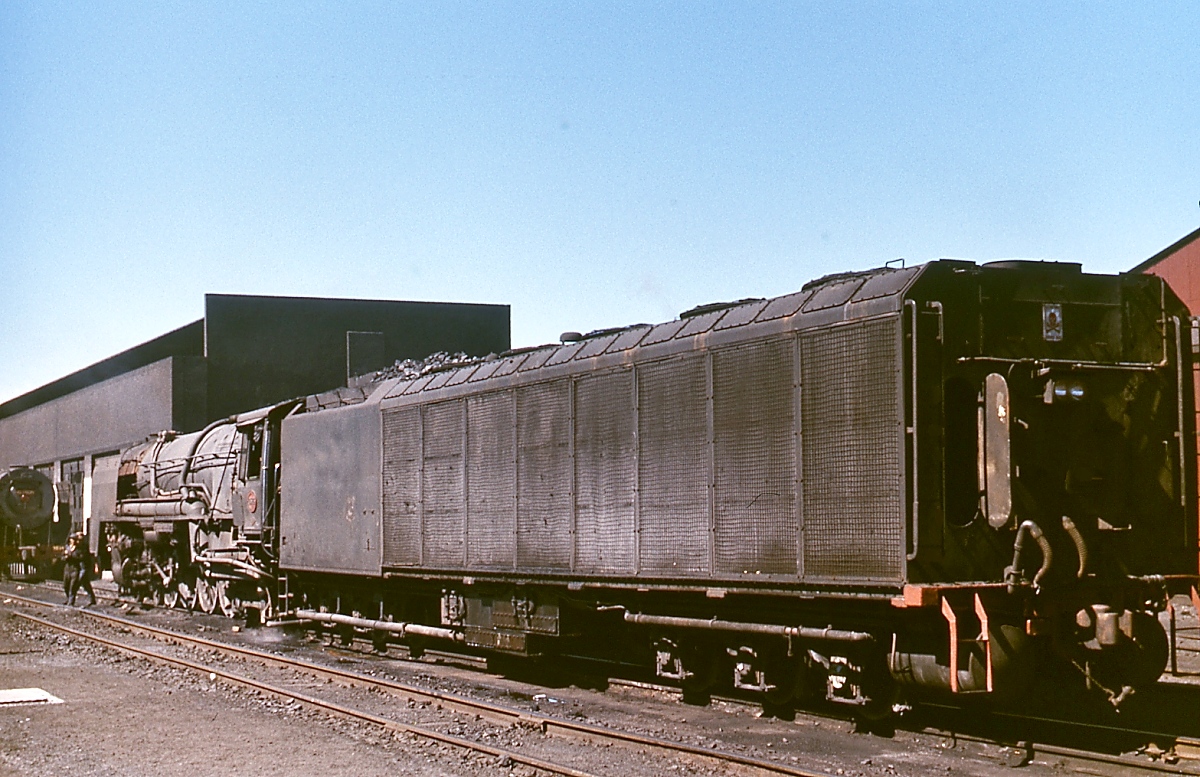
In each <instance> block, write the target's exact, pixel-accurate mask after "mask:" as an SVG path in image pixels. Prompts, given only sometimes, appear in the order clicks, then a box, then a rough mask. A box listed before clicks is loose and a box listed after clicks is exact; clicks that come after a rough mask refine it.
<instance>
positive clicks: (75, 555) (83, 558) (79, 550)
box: [63, 532, 96, 607]
mask: <svg viewBox="0 0 1200 777" xmlns="http://www.w3.org/2000/svg"><path fill="white" fill-rule="evenodd" d="M63 562H64V563H63V590H64V591H65V592H66V594H67V602H66V603H67V604H69V605H71V606H72V607H74V606H75V595H76V594H77V593H78V592H79V587H80V586H83V590H85V591H87V593H88V596H89V597H91V602H89V604H88V606H91V605H94V604H95V603H96V592H95V591H93V590H92V554H91V553H90V552H89V551H88V548H87V544H86V543H85V542H84V539H83V535H82V534H79V533H78V532H77V533H75V534H72V535H71V537H70V539H69V540H67V550H66V552H65V553H64V554H63Z"/></svg>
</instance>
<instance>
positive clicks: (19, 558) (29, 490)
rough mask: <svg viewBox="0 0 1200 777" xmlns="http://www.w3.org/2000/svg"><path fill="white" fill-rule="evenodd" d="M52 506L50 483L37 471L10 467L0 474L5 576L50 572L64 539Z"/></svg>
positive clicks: (0, 550)
mask: <svg viewBox="0 0 1200 777" xmlns="http://www.w3.org/2000/svg"><path fill="white" fill-rule="evenodd" d="M56 505H57V494H56V492H55V489H54V483H53V481H51V480H50V478H49V477H47V476H46V475H44V474H42V473H41V472H39V471H37V470H35V469H30V468H28V467H13V468H12V469H9V470H7V471H5V472H3V473H0V565H2V569H3V571H4V574H5V575H7V576H8V577H9V578H11V579H13V580H28V581H34V580H41V579H43V578H46V577H51V576H53V575H54V573H55V571H56V569H57V562H58V560H59V555H60V554H61V552H62V548H63V545H64V543H65V542H66V534H65V533H63V532H62V531H60V528H61V526H60V524H59V522H57V521H55V520H54V518H55V517H56V516H57V512H56ZM62 525H63V526H65V525H66V524H62Z"/></svg>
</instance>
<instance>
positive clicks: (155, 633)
mask: <svg viewBox="0 0 1200 777" xmlns="http://www.w3.org/2000/svg"><path fill="white" fill-rule="evenodd" d="M98 597H100V598H106V599H107V600H109V601H125V600H121V599H118V598H114V597H103V596H102V595H100V594H98ZM5 598H7V599H12V600H14V601H17V602H20V603H22V604H28V605H34V606H39V607H51V608H56V607H58V605H55V604H52V603H48V602H44V601H41V600H37V599H30V598H27V597H21V596H19V595H15V594H7V595H6V596H5ZM79 612H81V613H83V614H85V615H87V616H88V617H90V618H93V619H95V620H97V621H101V622H106V623H108V624H109V625H111V626H113V627H115V628H118V629H126V630H129V631H131V632H136V633H139V634H141V635H143V636H146V637H149V638H152V639H155V640H158V641H160V642H165V643H170V644H175V645H180V646H187V647H193V648H196V649H200V650H206V651H214V652H217V653H220V654H223V655H225V656H230V657H236V658H239V659H244V660H252V661H255V662H258V663H260V664H263V665H266V666H273V667H277V668H284V669H291V670H293V671H297V672H302V673H305V674H309V675H312V676H314V677H317V678H320V679H322V680H325V681H332V682H336V683H339V684H343V685H348V686H358V687H369V688H375V689H378V690H380V691H383V692H386V693H389V694H391V695H393V696H396V697H399V698H401V699H404V700H406V701H411V702H415V703H417V704H432V705H436V706H437V707H438V708H439V709H445V710H447V711H450V712H454V713H458V714H463V715H469V716H476V717H477V718H480V719H484V720H488V721H490V722H492V723H495V724H498V725H519V726H523V727H526V728H531V729H535V730H538V731H541V732H542V733H544V734H547V735H552V736H565V737H571V738H577V739H582V740H586V741H593V742H595V741H608V742H615V743H619V744H621V745H624V746H629V747H649V748H655V749H659V750H662V751H663V752H664V753H666V754H670V755H673V756H679V755H687V756H691V757H696V758H700V759H703V760H706V761H709V762H716V763H721V764H729V765H737V766H739V767H741V768H742V769H743V773H751V774H755V773H761V774H785V775H804V776H807V775H813V774H820V772H813V771H808V770H805V769H802V768H798V767H795V766H791V765H788V764H780V763H776V762H771V761H764V760H762V759H755V758H749V757H746V756H741V755H737V754H722V753H717V752H715V751H713V750H712V749H709V748H698V747H694V746H689V745H686V744H680V743H676V742H672V741H670V740H663V739H657V738H653V737H646V736H643V735H639V734H632V733H627V732H620V731H616V730H613V729H607V728H603V727H599V726H593V725H589V724H583V723H578V722H574V721H568V720H563V719H561V718H556V717H553V716H546V715H540V714H537V713H531V712H529V711H527V710H518V709H513V708H510V707H505V706H502V705H496V704H492V703H489V702H482V701H478V700H474V699H469V698H466V697H462V696H457V695H453V694H447V693H443V692H439V691H431V690H428V689H423V688H419V687H415V686H412V685H408V684H404V683H399V682H395V681H390V680H384V679H380V678H375V677H369V676H365V675H362V674H360V673H357V672H351V671H347V670H342V669H337V668H333V667H328V666H323V665H320V664H315V663H312V662H308V661H303V660H299V659H294V658H290V657H285V656H279V655H275V654H271V653H266V652H262V651H258V650H253V649H249V648H244V647H241V646H237V645H230V644H227V643H223V642H217V641H213V640H208V639H204V638H200V637H194V636H191V635H187V634H182V633H179V632H176V631H171V630H167V629H160V628H157V627H153V626H149V625H147V624H143V623H137V622H135V621H131V620H128V619H126V618H120V617H116V616H113V615H108V614H105V613H101V612H97V611H92V610H79ZM20 615H21V617H24V618H26V619H29V620H31V621H36V622H38V623H40V624H42V625H45V626H47V627H49V628H54V629H58V630H61V631H64V632H65V633H71V634H73V635H74V636H77V637H80V638H84V639H89V640H92V641H96V642H99V643H101V644H106V641H104V640H105V638H103V637H98V636H96V635H92V634H88V633H86V632H80V631H78V630H73V629H70V628H69V627H65V626H62V625H60V624H56V623H54V622H53V621H48V620H45V619H39V618H33V617H32V616H28V615H24V614H20ZM109 646H110V647H112V648H113V649H116V650H122V651H126V652H130V651H132V652H134V653H135V654H138V655H142V656H143V657H145V658H148V659H150V660H155V661H160V662H161V661H165V662H167V663H171V662H172V661H175V659H171V658H169V657H165V656H162V655H161V654H158V653H155V652H154V651H141V650H139V649H137V648H129V647H128V646H125V645H121V644H118V643H116V642H113V644H111V645H109ZM187 663H188V662H182V663H180V664H177V665H179V666H184V665H185V664H187ZM184 668H189V669H192V670H193V671H196V672H200V673H202V674H205V673H215V674H216V675H217V676H218V677H220V678H222V679H225V680H226V681H227V682H230V683H233V684H237V685H242V686H243V687H248V688H254V689H256V690H259V691H261V692H264V693H269V694H270V695H273V696H277V697H279V698H289V699H294V700H296V701H298V702H300V703H302V704H305V705H306V706H309V707H312V708H315V709H322V710H324V711H325V712H327V713H331V714H335V715H341V716H343V717H351V718H357V719H359V720H364V721H367V722H371V723H374V724H376V725H379V726H381V727H383V728H386V729H389V730H393V731H395V730H400V731H406V732H408V733H411V734H414V735H416V736H425V735H426V733H429V734H430V736H428V737H427V738H430V739H433V740H435V741H439V742H443V743H447V744H452V745H455V746H459V747H464V748H466V749H476V750H479V751H480V752H485V753H488V754H492V755H496V756H498V757H505V756H507V757H509V758H511V759H512V760H513V761H514V762H515V763H527V765H530V766H534V767H535V768H539V769H543V770H545V771H548V772H550V773H556V774H584V772H577V771H571V770H569V768H568V770H566V771H555V769H554V767H553V765H551V764H544V765H537V764H534V763H529V762H528V760H529V759H528V756H525V755H522V754H519V753H508V752H507V751H501V750H499V749H497V748H490V749H480V748H473V747H471V745H470V741H469V740H462V742H460V741H459V740H458V738H454V737H446V736H445V735H443V734H439V733H438V732H436V731H430V732H426V731H425V730H424V729H420V728H419V727H413V726H409V725H406V724H403V723H398V722H396V721H392V720H390V719H386V718H382V717H380V716H372V715H370V714H369V713H366V714H364V715H358V714H356V713H355V711H354V710H351V709H348V708H342V707H340V706H339V705H329V704H326V703H325V702H322V701H321V700H319V699H315V698H309V697H306V696H304V695H303V694H294V693H293V692H291V691H288V690H287V689H283V688H273V687H272V688H268V687H266V686H265V685H264V684H261V683H258V682H257V681H253V680H249V679H248V678H243V677H240V676H237V675H233V674H231V673H228V672H227V671H225V670H219V669H213V668H210V667H208V666H207V665H200V664H196V665H195V666H184ZM613 683H614V684H621V685H629V686H632V687H638V688H643V689H645V690H649V691H656V692H660V693H664V694H669V695H678V689H674V688H671V687H669V686H661V685H657V684H654V683H645V682H638V681H620V680H614V681H613ZM727 701H729V702H732V703H742V700H740V699H728V700H727ZM927 706H930V707H938V706H939V705H927ZM942 709H944V710H947V711H957V712H962V713H966V712H967V711H966V710H961V709H958V708H953V707H949V706H942ZM805 714H806V715H810V716H812V717H816V718H822V719H826V720H827V719H828V717H827V716H821V715H820V714H819V713H805ZM991 714H992V715H993V716H994V717H995V718H997V719H1002V718H1007V719H1009V720H1013V721H1021V722H1023V723H1043V724H1047V725H1054V726H1066V727H1074V728H1076V729H1080V730H1088V731H1090V732H1092V733H1094V734H1095V735H1097V736H1099V737H1103V736H1106V735H1137V736H1143V737H1146V738H1148V739H1151V740H1157V741H1171V742H1177V743H1179V744H1181V745H1182V747H1183V749H1185V750H1187V751H1188V752H1192V753H1197V754H1200V741H1196V740H1191V739H1189V738H1187V737H1185V736H1182V735H1179V734H1170V733H1165V732H1152V731H1144V730H1135V729H1129V728H1118V727H1113V726H1103V725H1097V724H1093V723H1084V722H1079V721H1070V720H1061V719H1052V718H1039V717H1037V716H1032V715H1014V714H1012V713H991ZM906 730H907V731H909V732H912V733H917V734H924V735H927V736H931V737H935V738H939V739H942V740H943V741H946V742H954V743H961V742H972V743H977V744H981V745H993V746H995V745H999V744H1000V743H999V742H997V741H996V740H994V739H988V738H986V737H983V736H973V735H970V734H964V733H963V732H962V731H959V730H950V729H946V728H941V727H937V726H926V727H922V726H911V727H907V728H906ZM1007 749H1008V750H1010V751H1011V752H1010V753H1009V754H1008V755H1007V756H1006V761H1007V762H1009V763H1010V764H1011V765H1023V764H1024V763H1028V762H1029V761H1030V760H1032V759H1033V758H1035V757H1037V756H1042V757H1045V756H1056V757H1061V758H1066V759H1071V760H1076V761H1082V762H1087V763H1095V764H1105V765H1108V766H1112V767H1117V768H1118V769H1121V770H1123V771H1122V772H1121V773H1127V772H1126V771H1125V770H1128V773H1132V772H1133V771H1137V772H1142V773H1148V774H1149V773H1166V774H1191V775H1200V765H1198V766H1196V767H1192V766H1190V765H1183V764H1181V763H1168V762H1163V761H1157V762H1156V761H1148V760H1141V759H1136V760H1135V759H1134V758H1130V757H1127V756H1119V755H1109V754H1106V753H1101V752H1095V751H1090V750H1084V749H1079V748H1072V747H1062V746H1056V745H1052V744H1047V743H1040V742H1039V743H1036V744H1035V743H1031V742H1021V743H1019V744H1010V745H1009V747H1008V748H1007ZM1162 755H1166V756H1168V757H1170V756H1171V755H1172V754H1171V753H1169V752H1164V753H1162ZM747 769H748V770H750V771H749V772H746V771H745V770H747ZM1082 771H1083V773H1089V772H1088V771H1087V770H1086V769H1083V770H1082Z"/></svg>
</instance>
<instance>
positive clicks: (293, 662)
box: [5, 594, 827, 777]
mask: <svg viewBox="0 0 1200 777" xmlns="http://www.w3.org/2000/svg"><path fill="white" fill-rule="evenodd" d="M5 598H9V599H13V600H15V601H23V602H26V603H29V604H33V605H38V606H43V607H52V608H57V607H58V606H59V605H55V604H50V603H48V602H41V601H38V600H36V599H27V598H25V597H21V596H18V595H14V594H8V595H6V596H5ZM78 612H79V613H80V614H82V615H87V616H88V617H90V618H93V619H95V620H99V621H103V622H107V623H109V624H111V625H115V626H119V627H120V628H124V629H129V630H130V631H136V632H140V633H142V634H144V635H146V636H149V637H151V638H154V639H157V640H159V641H163V642H168V643H174V644H178V645H190V646H193V647H197V648H202V649H205V650H213V651H218V652H221V653H225V654H227V655H234V656H237V657H239V658H245V659H250V660H253V661H257V662H259V663H260V664H265V665H268V666H273V667H279V668H285V669H291V670H293V671H299V672H304V673H306V674H310V675H314V676H316V677H319V678H322V679H330V680H336V681H338V682H340V683H344V684H345V685H351V686H359V687H375V688H379V689H381V690H384V691H387V692H389V693H391V694H394V695H396V696H400V697H403V698H407V699H411V700H413V701H417V702H429V703H436V704H438V705H441V706H442V707H443V708H445V709H447V710H450V711H452V712H457V713H460V714H466V715H477V716H479V717H480V718H484V719H487V720H490V721H492V722H494V723H501V724H506V725H510V724H513V723H516V724H519V725H524V726H528V727H530V728H534V729H537V730H539V731H541V732H542V733H544V734H558V735H564V736H569V737H573V738H577V739H582V740H584V741H590V742H594V741H596V740H601V741H611V742H619V743H621V744H624V745H633V746H637V747H649V748H655V749H658V750H665V751H668V752H670V753H674V754H682V755H688V756H691V757H694V758H701V759H704V760H705V761H709V762H715V763H716V764H718V765H734V766H739V767H746V768H750V769H756V770H758V771H760V772H763V773H766V774H781V775H789V776H790V777H827V775H824V774H823V773H821V772H814V771H809V770H806V769H801V768H798V767H795V766H789V765H787V764H782V763H776V762H773V761H765V760H761V759H757V758H751V757H748V756H743V755H738V754H736V753H727V752H718V751H714V750H711V749H707V748H702V747H696V746H693V745H688V744H685V743H682V742H672V741H670V740H665V739H656V738H654V737H647V736H642V735H640V734H634V733H630V732H627V731H620V730H617V729H608V728H604V727H602V726H595V725H589V724H586V723H580V722H576V721H569V720H563V719H560V718H555V717H551V716H548V715H540V714H538V713H534V712H528V711H524V710H517V709H513V708H511V707H504V706H501V705H497V704H492V703H489V702H482V701H476V700H474V699H468V698H466V697H462V696H456V695H454V694H448V693H444V692H441V691H431V690H426V689H423V688H418V687H415V686H411V685H406V684H404V683H399V682H395V681H392V680H384V679H381V678H376V677H368V676H364V675H361V674H357V673H355V672H350V671H347V670H344V669H337V668H334V667H326V666H321V665H320V664H314V663H311V662H308V661H303V660H300V659H295V658H289V657H285V656H277V655H273V654H271V653H264V652H261V651H258V650H252V649H249V648H244V647H241V646H238V645H229V644H226V643H224V642H217V641H214V640H209V639H204V638H203V637H193V636H191V635H188V634H180V633H178V632H174V631H169V630H167V629H159V628H156V627H154V626H148V625H146V624H142V623H137V622H136V621H131V620H128V619H125V618H119V617H116V616H113V615H107V614H105V613H100V612H95V611H92V610H79V611H78ZM17 615H19V616H21V617H24V618H29V619H32V620H35V621H38V622H44V623H45V624H46V625H48V626H49V627H51V628H56V629H60V630H63V631H71V632H72V633H75V634H76V635H77V636H80V637H82V638H85V639H95V640H97V641H100V640H103V639H104V638H103V637H93V636H92V635H90V634H86V633H83V632H75V631H74V630H71V629H70V628H69V627H66V626H60V625H58V624H55V623H53V622H52V621H43V619H40V618H35V617H34V616H30V615H27V614H23V613H17ZM115 644H119V643H115ZM132 649H133V650H138V649H137V648H132ZM146 652H147V653H148V654H149V655H152V656H160V655H161V654H157V653H154V652H153V651H146ZM166 660H168V661H176V660H177V659H173V658H169V657H167V658H166ZM178 660H179V661H183V659H178ZM184 663H187V662H184ZM197 671H199V670H197ZM203 671H205V672H208V671H215V672H217V674H218V675H221V674H222V672H221V671H218V670H215V669H213V670H210V669H207V668H205V669H203ZM250 682H251V683H254V682H256V681H250ZM283 693H285V694H288V695H290V694H291V692H290V691H283ZM318 701H319V700H318ZM396 725H406V724H396ZM414 733H417V734H418V735H421V736H423V734H420V732H419V731H414ZM438 736H442V735H440V734H439V735H438ZM464 741H467V740H464ZM503 755H509V757H511V758H513V760H514V761H515V760H519V759H518V758H517V756H516V755H512V754H508V753H503ZM523 762H524V761H523ZM538 768H546V767H538ZM558 773H563V774H566V772H558Z"/></svg>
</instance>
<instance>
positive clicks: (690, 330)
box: [677, 309, 729, 337]
mask: <svg viewBox="0 0 1200 777" xmlns="http://www.w3.org/2000/svg"><path fill="white" fill-rule="evenodd" d="M728 312H729V311H728V310H727V309H726V310H713V311H711V312H708V313H701V314H700V315H698V316H692V317H691V318H689V319H687V325H686V326H684V327H683V329H680V330H679V334H678V335H677V336H678V337H691V336H692V335H698V334H702V333H704V332H707V331H708V330H710V329H712V328H713V327H714V326H715V325H716V323H717V322H718V321H720V320H721V317H722V316H724V315H725V314H726V313H728Z"/></svg>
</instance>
